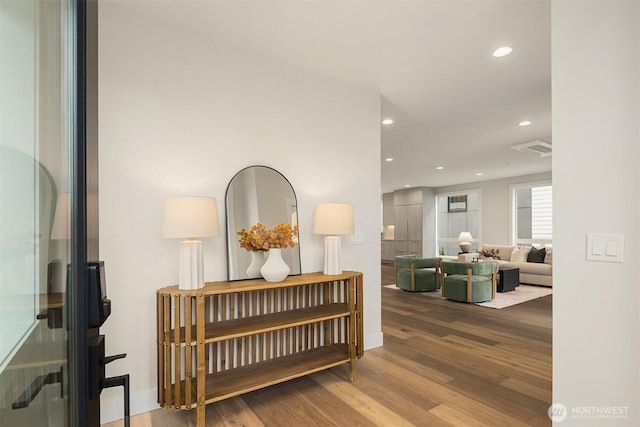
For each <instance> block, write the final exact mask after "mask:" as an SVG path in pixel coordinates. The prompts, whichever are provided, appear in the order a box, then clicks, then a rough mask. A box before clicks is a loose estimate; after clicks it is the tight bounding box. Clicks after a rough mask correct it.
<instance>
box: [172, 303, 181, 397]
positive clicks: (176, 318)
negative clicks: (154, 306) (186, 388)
mask: <svg viewBox="0 0 640 427" xmlns="http://www.w3.org/2000/svg"><path fill="white" fill-rule="evenodd" d="M182 299H183V298H180V295H179V294H176V295H175V297H174V299H173V350H174V356H173V368H174V374H173V395H174V396H175V402H174V403H175V408H176V409H180V406H181V405H182V396H181V394H180V367H181V363H180V351H181V349H180V300H182Z"/></svg>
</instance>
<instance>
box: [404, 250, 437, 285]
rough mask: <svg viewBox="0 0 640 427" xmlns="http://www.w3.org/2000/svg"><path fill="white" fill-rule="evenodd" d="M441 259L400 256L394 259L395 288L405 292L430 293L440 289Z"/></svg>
mask: <svg viewBox="0 0 640 427" xmlns="http://www.w3.org/2000/svg"><path fill="white" fill-rule="evenodd" d="M440 261H441V258H418V257H415V256H413V255H401V256H397V257H396V258H395V263H396V282H397V283H396V286H398V287H399V288H400V289H402V290H405V291H411V292H430V291H435V290H437V289H440V277H441V274H440Z"/></svg>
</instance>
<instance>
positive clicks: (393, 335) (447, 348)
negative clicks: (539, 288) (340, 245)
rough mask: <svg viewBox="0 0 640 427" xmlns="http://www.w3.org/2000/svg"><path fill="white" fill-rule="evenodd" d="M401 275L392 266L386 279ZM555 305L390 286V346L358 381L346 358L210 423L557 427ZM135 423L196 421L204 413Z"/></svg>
mask: <svg viewBox="0 0 640 427" xmlns="http://www.w3.org/2000/svg"><path fill="white" fill-rule="evenodd" d="M365 280H366V278H365ZM394 282H395V278H394V270H393V267H392V266H388V265H383V266H382V285H383V286H384V285H386V284H391V283H394ZM551 305H552V296H548V297H544V298H538V299H536V300H533V301H529V302H526V303H523V304H519V305H516V306H512V307H508V308H504V309H501V310H494V309H489V308H484V307H479V306H475V305H469V304H464V303H456V302H452V301H446V300H441V299H436V298H430V297H426V296H423V295H418V294H412V293H409V292H404V291H400V290H393V289H388V288H384V287H383V288H382V330H383V332H384V347H380V348H376V349H373V350H369V351H366V352H365V354H364V357H363V358H362V359H360V360H358V364H357V368H358V375H357V380H356V381H355V382H349V380H348V366H347V365H343V366H339V367H337V368H333V369H331V370H328V371H324V372H319V373H316V374H313V375H310V376H308V377H304V378H299V379H295V380H291V381H288V382H286V383H283V384H279V385H274V386H271V387H268V388H266V389H262V390H258V391H255V392H253V393H248V394H245V395H243V396H240V397H235V398H232V399H228V400H225V401H222V402H217V403H215V404H211V405H208V406H207V408H206V413H207V426H278V427H288V426H291V427H301V426H304V427H307V426H323V427H324V426H385V427H390V426H411V425H415V426H550V425H551V421H550V420H549V418H548V417H547V408H548V407H549V405H550V404H551V338H552V331H551V326H552V322H551V313H552V312H551ZM365 310H366V307H365ZM120 425H123V423H122V421H117V422H114V423H110V424H107V426H109V427H112V426H120ZM131 425H132V426H150V425H153V426H176V425H184V426H195V413H194V412H192V411H175V410H171V409H158V410H155V411H152V412H148V413H145V414H141V415H138V416H136V417H132V419H131Z"/></svg>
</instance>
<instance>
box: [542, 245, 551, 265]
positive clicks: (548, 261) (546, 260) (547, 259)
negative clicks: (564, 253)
mask: <svg viewBox="0 0 640 427" xmlns="http://www.w3.org/2000/svg"><path fill="white" fill-rule="evenodd" d="M545 250H546V253H545V255H544V263H545V264H549V265H552V264H553V249H552V248H545Z"/></svg>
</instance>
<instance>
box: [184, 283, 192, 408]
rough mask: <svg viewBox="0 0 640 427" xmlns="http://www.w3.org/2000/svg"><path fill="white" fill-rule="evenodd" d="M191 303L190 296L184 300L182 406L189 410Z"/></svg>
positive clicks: (190, 401)
mask: <svg viewBox="0 0 640 427" xmlns="http://www.w3.org/2000/svg"><path fill="white" fill-rule="evenodd" d="M192 302H193V300H192V299H191V295H187V296H186V297H185V298H184V342H185V351H184V353H185V354H184V404H185V406H186V407H187V408H190V407H191V405H192V403H193V402H192V400H191V377H192V375H193V372H191V369H192V367H193V356H192V355H191V325H192V317H191V308H192V307H191V304H192Z"/></svg>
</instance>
